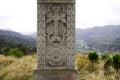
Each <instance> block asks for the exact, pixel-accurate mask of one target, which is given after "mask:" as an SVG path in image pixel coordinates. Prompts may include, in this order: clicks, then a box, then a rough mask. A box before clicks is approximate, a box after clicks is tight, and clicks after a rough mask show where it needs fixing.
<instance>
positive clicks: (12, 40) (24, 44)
mask: <svg viewBox="0 0 120 80" xmlns="http://www.w3.org/2000/svg"><path fill="white" fill-rule="evenodd" d="M9 48H10V49H12V48H19V49H20V50H21V51H22V52H23V53H24V54H26V53H29V52H34V51H36V39H35V38H33V37H30V36H27V35H22V34H20V33H18V32H14V31H8V30H7V31H5V30H0V54H3V53H4V51H5V50H6V49H9Z"/></svg>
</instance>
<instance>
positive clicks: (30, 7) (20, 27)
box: [0, 0, 120, 34]
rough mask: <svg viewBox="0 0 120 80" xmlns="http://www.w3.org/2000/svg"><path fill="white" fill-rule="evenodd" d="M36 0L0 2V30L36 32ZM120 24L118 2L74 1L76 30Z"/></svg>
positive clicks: (98, 0)
mask: <svg viewBox="0 0 120 80" xmlns="http://www.w3.org/2000/svg"><path fill="white" fill-rule="evenodd" d="M36 3H37V1H36V0H0V29H8V30H14V31H17V32H21V33H24V34H28V33H33V32H36V28H37V24H36V23H37V21H36V20H37V18H36V14H37V11H36V8H37V5H36ZM118 24H120V0H76V28H82V29H85V28H91V27H95V26H104V25H118Z"/></svg>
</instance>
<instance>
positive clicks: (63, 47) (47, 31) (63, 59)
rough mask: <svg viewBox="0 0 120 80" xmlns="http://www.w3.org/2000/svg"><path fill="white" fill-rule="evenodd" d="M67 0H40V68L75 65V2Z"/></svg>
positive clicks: (70, 66)
mask: <svg viewBox="0 0 120 80" xmlns="http://www.w3.org/2000/svg"><path fill="white" fill-rule="evenodd" d="M67 1H74V0H38V46H37V48H38V49H37V53H38V68H41V67H46V68H47V67H54V68H55V67H69V68H74V67H75V63H74V54H73V53H74V52H73V50H74V47H75V46H74V45H75V13H74V10H75V7H74V5H75V4H74V3H72V2H69V3H68V2H67ZM49 2H50V3H49ZM59 2H60V3H59ZM62 2H63V3H62Z"/></svg>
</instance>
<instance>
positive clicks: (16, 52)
mask: <svg viewBox="0 0 120 80" xmlns="http://www.w3.org/2000/svg"><path fill="white" fill-rule="evenodd" d="M4 55H5V56H15V57H18V58H20V57H22V56H23V53H22V52H21V50H19V49H6V50H5V53H4Z"/></svg>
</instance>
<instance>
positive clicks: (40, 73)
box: [34, 69, 77, 80]
mask: <svg viewBox="0 0 120 80" xmlns="http://www.w3.org/2000/svg"><path fill="white" fill-rule="evenodd" d="M34 74H36V75H35V80H77V70H75V69H39V70H35V72H34Z"/></svg>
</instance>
